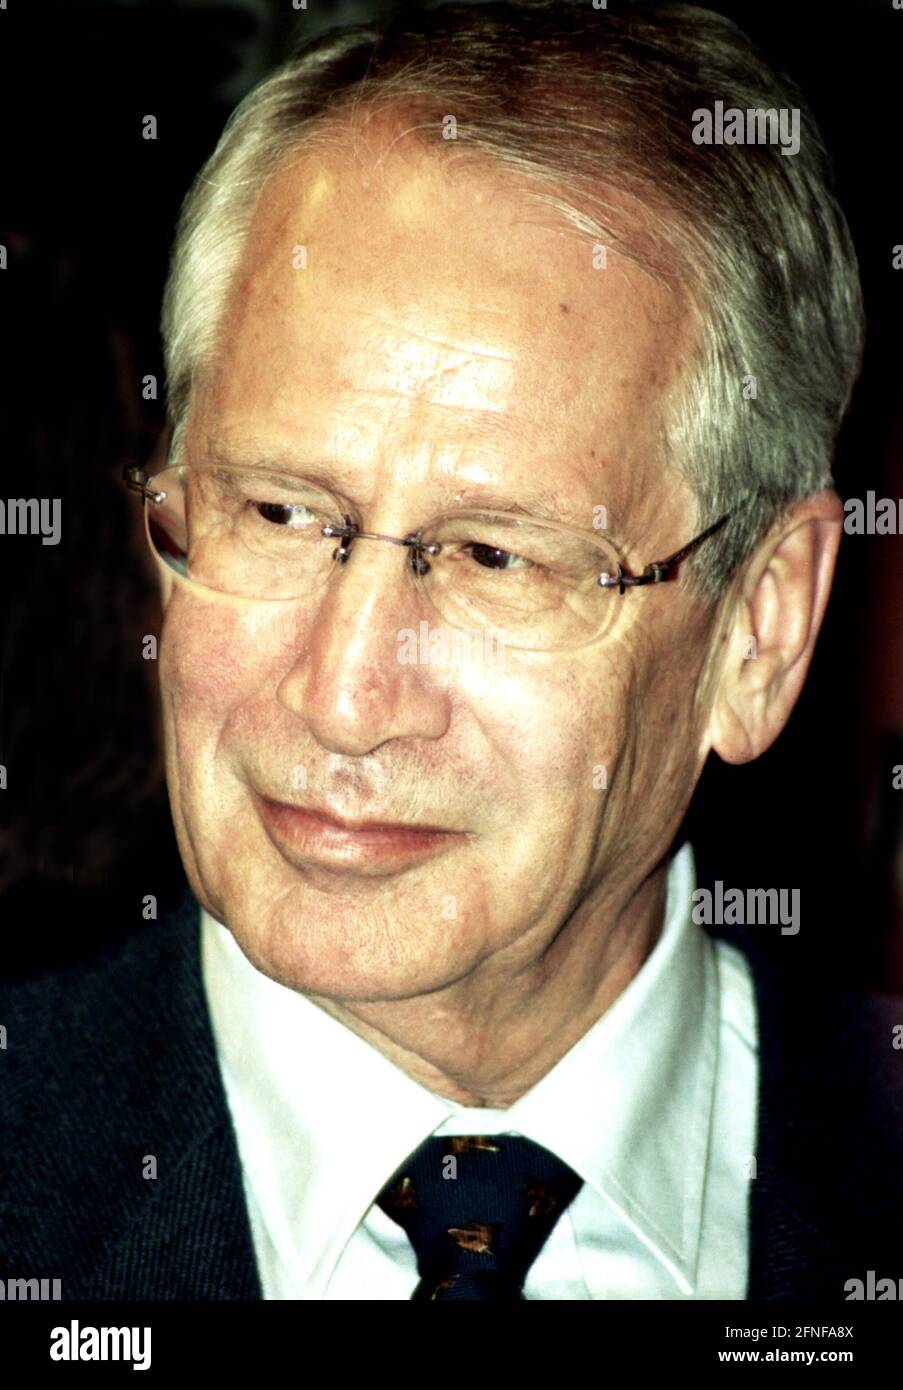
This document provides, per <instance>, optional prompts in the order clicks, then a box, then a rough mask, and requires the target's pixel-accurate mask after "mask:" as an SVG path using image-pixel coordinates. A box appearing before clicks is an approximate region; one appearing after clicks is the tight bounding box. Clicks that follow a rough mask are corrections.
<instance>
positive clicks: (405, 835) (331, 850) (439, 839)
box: [255, 794, 463, 875]
mask: <svg viewBox="0 0 903 1390" xmlns="http://www.w3.org/2000/svg"><path fill="white" fill-rule="evenodd" d="M255 799H256V802H257V806H258V810H259V814H260V819H261V821H262V823H263V826H264V829H265V830H266V833H267V835H268V836H269V838H270V840H271V841H272V842H273V844H274V845H275V847H276V848H277V849H278V850H279V852H280V854H282V856H283V858H285V859H287V860H288V861H289V863H291V864H293V865H294V866H295V867H296V868H299V869H302V870H308V869H312V868H316V867H319V868H322V869H329V870H331V871H332V872H334V873H335V872H338V873H354V874H365V875H371V874H387V873H395V872H398V871H400V870H402V869H404V868H405V867H407V866H409V865H411V864H412V863H414V862H415V861H416V860H418V859H422V858H424V857H426V856H430V855H434V854H440V853H443V852H445V851H447V850H448V849H450V848H451V847H453V846H454V845H455V844H460V843H461V841H462V838H463V836H462V832H460V831H454V830H446V829H444V828H443V827H440V826H432V825H422V824H412V823H411V822H398V821H376V820H367V821H347V820H343V819H341V818H340V817H337V816H335V815H334V814H333V813H332V812H330V811H321V810H319V809H316V808H313V807H306V806H304V807H302V806H289V805H286V804H285V803H284V802H280V801H273V800H271V799H270V798H269V797H265V796H262V795H259V794H255Z"/></svg>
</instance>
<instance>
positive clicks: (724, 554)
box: [161, 0, 863, 600]
mask: <svg viewBox="0 0 903 1390" xmlns="http://www.w3.org/2000/svg"><path fill="white" fill-rule="evenodd" d="M716 101H723V103H724V107H725V109H727V108H729V107H734V108H740V109H741V110H742V111H744V112H745V111H748V110H753V109H754V110H756V111H759V112H761V111H762V108H765V110H767V111H774V110H777V111H780V110H787V111H792V110H794V109H796V110H798V111H799V113H800V116H799V119H800V132H801V133H800V141H799V150H798V153H795V154H785V153H784V151H783V148H782V146H781V145H780V144H779V143H751V144H748V145H743V146H740V145H727V144H723V145H722V144H709V145H702V144H696V143H695V142H694V140H693V138H692V130H693V123H694V113H698V111H699V110H701V109H705V110H711V109H712V107H713V104H714V103H715V102H716ZM380 111H382V112H387V113H389V115H390V117H392V118H393V119H394V118H397V121H398V131H399V133H405V134H408V133H410V134H413V135H414V136H415V138H417V139H419V140H420V142H421V143H423V144H430V143H432V145H433V146H434V148H436V150H437V155H440V156H441V157H443V158H447V157H452V154H453V155H454V157H455V158H460V157H462V156H467V155H468V153H469V154H472V155H473V156H474V157H475V158H477V159H481V160H483V161H487V160H488V161H494V162H495V163H496V165H497V166H502V167H503V168H505V169H508V170H510V171H511V172H513V173H515V174H516V175H518V176H519V179H520V180H521V182H522V185H523V187H524V188H525V190H527V191H528V196H531V197H535V198H537V199H538V200H539V201H540V202H542V203H543V204H545V206H546V207H550V208H552V209H554V210H555V212H556V213H558V214H559V215H560V216H562V217H564V218H565V219H567V221H569V222H570V223H571V224H572V225H573V226H574V227H575V228H576V229H577V230H578V232H579V233H581V234H583V235H588V236H589V237H591V238H593V239H595V241H596V242H597V243H599V244H601V245H604V246H607V247H612V248H614V249H616V250H619V251H621V252H622V253H623V254H626V255H628V256H629V257H631V259H632V260H634V261H636V262H638V263H639V264H641V265H642V266H643V267H644V269H646V270H648V271H649V272H650V273H652V274H653V275H655V276H657V277H658V278H660V279H664V280H665V281H666V282H667V281H670V282H672V284H673V285H674V287H675V289H678V290H680V291H681V292H682V293H683V294H684V296H685V297H686V300H687V302H688V303H689V304H690V305H692V306H694V308H695V310H696V313H697V317H698V320H699V334H698V343H697V347H696V351H695V358H694V361H693V362H692V364H690V367H689V369H688V372H687V374H686V379H685V382H684V386H683V389H682V391H681V399H680V400H679V401H677V402H675V406H674V409H673V411H672V415H671V419H670V420H669V422H668V424H667V426H666V428H665V431H664V436H663V440H662V444H663V451H664V455H665V458H666V459H667V460H668V461H670V462H673V464H674V466H675V468H676V470H677V471H678V473H679V474H680V475H681V476H683V477H684V478H685V479H686V481H687V483H688V484H689V486H690V488H691V490H692V492H693V495H694V497H695V499H696V505H697V518H696V520H697V529H699V530H701V529H703V528H704V527H706V526H708V525H710V524H711V523H712V522H714V521H715V520H716V519H717V518H718V517H719V516H721V515H722V514H723V513H724V512H728V511H730V512H732V513H733V519H732V521H731V522H730V523H729V524H728V525H727V526H725V527H723V528H722V530H721V531H720V532H719V533H718V534H717V535H716V536H714V537H713V538H712V540H710V541H709V542H707V543H706V544H705V545H704V546H703V547H701V549H700V551H699V552H698V554H697V555H696V556H694V557H693V559H692V561H689V562H688V564H687V567H686V568H687V569H688V571H689V572H690V574H691V575H692V578H693V581H694V583H695V585H696V587H697V588H698V590H699V591H700V592H702V593H704V594H705V595H706V596H707V597H709V598H710V599H712V600H714V599H716V598H717V597H718V595H719V594H720V593H721V592H722V591H723V588H724V585H725V583H726V582H727V581H728V580H729V579H730V577H731V576H732V575H733V573H734V572H735V570H736V568H737V566H738V565H739V564H741V563H742V561H743V560H744V559H745V558H746V557H747V556H748V555H749V554H750V553H751V552H752V550H753V549H754V548H755V546H756V545H757V543H758V542H759V541H760V539H761V538H762V536H763V535H764V534H765V533H766V532H767V531H768V529H769V528H770V526H771V525H772V524H773V523H774V521H775V520H776V519H777V518H779V517H780V516H781V515H782V514H783V512H784V511H785V509H786V508H787V507H788V506H789V505H791V504H792V503H793V502H795V501H797V500H799V499H800V498H803V497H806V496H808V495H810V494H812V493H815V492H818V491H820V490H821V489H823V488H826V487H830V486H831V461H832V456H833V451H834V442H835V438H836V434H837V431H838V429H839V427H840V423H841V420H842V418H843V415H844V413H845V411H846V409H847V406H848V404H849V398H850V395H851V392H852V389H853V385H854V382H855V379H856V376H857V373H858V370H859V364H860V360H861V353H862V337H863V313H862V300H861V289H860V284H859V275H858V268H857V264H856V256H855V252H854V249H853V244H852V240H851V237H850V233H849V229H848V227H847V224H846V221H845V219H844V216H843V213H842V212H841V210H840V208H839V206H838V204H837V202H836V200H835V197H834V194H833V189H832V175H831V170H830V165H829V161H828V157H827V154H826V152H825V148H824V145H823V143H822V140H821V137H820V135H819V132H818V130H817V128H816V125H815V121H814V118H813V116H812V113H811V112H810V110H809V108H808V106H807V105H806V103H805V101H804V99H803V97H802V96H801V94H800V92H799V91H798V89H797V88H796V87H795V86H794V85H793V84H792V83H791V82H790V81H789V79H787V78H786V77H785V76H783V75H782V74H779V73H776V72H775V71H774V70H773V69H772V68H771V67H770V66H769V64H768V63H767V62H766V60H765V59H764V58H763V57H762V55H761V54H760V53H759V52H758V51H757V50H756V49H755V48H754V47H753V45H752V44H751V42H750V41H749V40H748V39H747V38H746V36H745V35H744V34H743V33H742V32H741V31H740V30H739V29H738V28H737V27H736V26H735V25H734V24H733V23H732V22H731V21H730V20H728V19H726V18H724V17H723V16H721V15H718V14H715V13H712V12H710V11H708V10H703V9H699V8H696V7H695V6H691V5H683V4H670V3H660V2H658V0H648V2H647V0H640V3H636V4H634V5H632V6H630V7H629V8H624V9H619V10H617V11H615V10H612V11H608V10H607V9H604V8H603V9H598V10H597V9H595V8H594V7H592V8H591V7H590V6H588V5H587V4H580V5H577V4H572V3H569V2H568V0H519V3H511V4H502V3H490V4H485V5H475V6H470V5H462V4H453V5H447V6H444V7H442V8H440V9H437V10H434V11H432V12H424V13H419V14H415V15H411V14H402V15H401V16H400V17H397V18H396V19H394V20H393V21H391V22H390V23H388V24H387V25H386V26H385V27H383V28H379V27H377V26H375V25H357V26H354V27H352V28H346V29H343V30H338V31H334V32H332V33H329V34H326V35H325V36H323V37H322V38H320V39H318V40H316V41H314V42H313V43H312V44H308V45H307V46H305V47H304V48H303V49H301V50H300V51H299V52H298V53H297V55H296V56H294V57H292V58H291V60H290V61H288V62H287V63H285V64H284V65H283V66H281V67H280V68H279V69H278V70H277V71H275V72H274V73H273V74H272V75H271V76H270V77H268V78H267V79H266V80H265V81H263V82H262V83H260V85H259V86H257V87H256V88H255V89H254V90H253V91H252V92H251V93H249V95H248V96H247V97H246V98H245V100H244V101H243V102H242V103H241V104H240V106H239V107H238V108H237V109H236V110H235V111H234V112H233V114H232V116H231V117H230V119H229V121H228V123H227V125H226V128H225V130H224V131H223V134H222V136H221V138H220V141H219V143H218V145H217V147H216V150H215V151H214V153H213V155H212V156H211V157H210V159H209V160H208V161H207V163H206V164H205V165H204V167H203V169H202V170H201V172H200V174H199V175H198V177H197V179H196V180H195V182H194V184H193V186H192V188H191V190H190V192H189V194H188V196H187V198H186V199H185V202H184V205H183V208H182V212H181V215H180V220H179V224H178V228H177V233H176V238H175V243H174V247H173V254H172V262H171V267H170V273H169V278H168V281H167V286H166V292H165V296H164V303H163V315H162V324H161V327H162V334H163V342H164V352H165V361H166V372H167V382H168V409H169V415H170V419H171V421H172V423H173V425H174V429H175V434H174V445H175V447H176V448H177V447H178V443H179V439H180V436H181V432H182V427H183V425H184V420H185V417H186V415H187V405H188V400H189V396H190V391H191V388H192V384H193V382H194V381H195V380H196V379H197V378H198V376H199V374H200V373H201V372H202V371H203V370H204V369H205V368H206V367H208V366H209V364H210V362H211V361H212V360H213V358H214V356H215V354H216V351H217V346H218V345H217V331H218V325H219V323H220V321H221V319H222V315H223V313H224V312H225V308H226V304H227V300H228V295H229V290H230V285H231V283H232V277H233V275H234V273H235V271H236V269H237V267H238V264H239V259H240V257H241V255H242V252H243V249H244V243H245V238H246V236H247V233H248V228H249V225H250V221H251V217H252V215H253V212H254V208H255V206H256V202H257V199H258V197H259V195H260V193H261V190H262V189H263V186H264V184H265V182H266V181H267V179H268V178H269V177H270V175H271V174H272V173H273V172H274V171H275V170H276V169H277V168H278V167H279V166H280V165H281V164H282V163H283V162H284V161H285V160H286V159H287V158H289V157H290V156H291V155H293V154H295V153H297V152H300V151H301V150H302V149H305V150H306V149H309V148H312V147H313V146H314V145H321V146H324V145H326V146H328V145H329V144H330V143H331V142H333V141H334V140H336V139H337V138H340V136H341V133H342V130H343V127H344V128H346V129H347V128H348V127H349V126H350V124H351V122H352V121H353V119H354V117H355V116H356V115H357V114H358V113H360V112H363V113H365V114H366V115H368V116H369V115H370V114H376V113H377V112H380ZM449 115H453V116H454V118H455V122H456V126H457V129H456V138H455V139H454V140H446V139H442V138H441V137H442V131H443V119H444V118H447V117H448V116H449ZM612 189H613V190H615V191H616V193H617V194H618V195H619V196H617V197H616V198H615V200H614V202H612V200H611V198H610V192H611V190H612ZM625 206H629V207H632V208H634V209H635V211H634V212H632V213H631V214H629V216H628V215H625V214H624V211H623V209H624V207H625ZM751 378H754V384H753V385H752V386H751V385H750V379H751Z"/></svg>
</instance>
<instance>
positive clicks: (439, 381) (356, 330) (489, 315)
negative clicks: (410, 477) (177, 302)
mask: <svg viewBox="0 0 903 1390" xmlns="http://www.w3.org/2000/svg"><path fill="white" fill-rule="evenodd" d="M442 143H443V142H442V141H441V137H439V138H437V147H436V148H435V149H432V148H430V146H429V145H428V144H425V143H424V140H423V138H422V136H421V137H420V138H418V139H417V140H412V139H410V138H409V137H407V136H401V137H398V135H397V134H396V135H395V136H394V138H392V139H388V138H387V136H386V133H385V132H379V133H376V132H374V131H373V130H368V131H367V132H365V134H363V135H361V134H359V133H355V134H346V135H345V136H344V137H342V138H339V137H335V138H334V139H333V140H331V141H330V143H329V144H328V145H325V146H319V145H318V146H316V147H314V148H313V149H311V150H307V151H304V152H302V153H300V154H296V155H295V156H293V157H291V158H290V159H287V160H286V161H284V163H283V164H282V165H281V166H280V167H279V168H278V169H277V170H276V171H275V173H274V174H273V175H272V176H271V177H270V179H269V180H268V182H267V184H266V185H265V187H264V189H263V192H262V194H261V196H260V198H259V200H258V204H257V207H256V209H255V213H254V217H253V220H252V223H251V226H250V230H249V233H248V236H247V239H246V242H245V246H244V251H243V255H242V260H241V265H240V268H239V271H238V273H237V275H236V278H235V281H234V284H233V289H232V294H231V297H230V303H229V308H228V311H227V315H226V319H225V322H224V328H223V331H222V333H221V336H220V342H221V351H220V355H219V359H218V368H217V373H216V400H217V432H218V434H219V435H222V434H224V433H225V434H228V435H231V436H237V437H238V438H239V439H240V438H241V436H242V434H243V433H247V432H248V430H249V429H251V428H252V427H253V430H254V431H255V432H256V433H258V434H263V435H264V436H267V435H269V436H272V439H273V445H274V447H275V445H276V443H277V441H278V443H279V444H280V448H281V446H285V447H287V448H290V447H291V439H292V436H293V435H297V434H299V433H300V434H301V435H303V436H304V438H305V443H306V445H307V447H309V448H313V449H314V450H318V449H322V450H329V451H333V450H338V451H339V452H342V453H343V454H345V455H350V456H351V457H354V456H355V454H363V452H364V451H366V450H367V448H368V447H369V445H368V440H369V441H370V442H371V443H372V441H373V440H375V439H377V438H379V439H381V440H383V441H385V440H387V438H388V437H389V436H390V437H391V442H392V446H393V448H394V449H395V450H396V452H398V451H401V452H402V453H403V452H404V451H407V453H408V456H410V457H411V458H412V459H413V455H414V454H415V453H416V454H418V455H419V457H421V458H422V459H423V460H424V461H425V460H427V459H430V460H432V462H433V464H434V465H435V466H436V467H438V468H440V469H445V470H449V469H451V470H453V471H456V472H457V473H458V474H460V476H461V478H462V480H466V479H467V475H468V471H470V472H473V467H474V466H475V465H474V460H475V459H476V458H477V456H478V457H479V467H480V468H483V469H484V471H486V470H487V469H488V474H487V477H486V481H487V482H494V481H498V479H496V478H494V477H492V476H489V475H491V474H492V466H491V457H492V456H493V454H494V456H495V458H496V460H497V462H498V465H499V467H502V466H505V468H506V471H509V472H510V467H511V460H512V459H515V458H516V465H515V467H516V468H518V469H522V470H523V471H524V473H525V475H527V474H528V475H530V476H534V475H535V474H536V473H542V474H543V475H544V476H545V477H546V478H547V479H548V480H550V481H551V480H553V479H554V477H555V476H556V473H557V476H558V477H559V478H560V480H561V482H562V485H563V486H567V487H572V486H573V487H575V488H576V487H584V490H585V492H586V498H585V500H586V501H587V503H588V504H589V503H592V504H593V505H595V504H597V503H599V502H602V503H603V504H604V503H606V500H608V501H609V502H612V503H613V504H614V505H616V506H617V507H619V508H620V509H621V510H622V511H623V510H624V509H625V508H626V507H627V505H628V503H629V502H630V501H631V498H632V497H633V496H634V494H636V495H637V496H639V495H642V496H644V497H645V496H647V495H648V494H649V490H650V487H652V486H653V484H654V483H655V481H656V479H657V478H658V479H659V481H660V477H659V475H660V473H661V469H662V462H663V459H662V449H661V434H662V429H663V425H664V423H665V421H666V419H667V414H668V411H669V410H670V409H671V408H672V407H673V402H674V394H675V390H676V389H677V387H678V384H679V380H680V377H681V372H682V368H683V367H684V365H685V363H686V361H687V358H688V351H687V349H688V343H689V341H690V329H689V323H688V315H687V311H686V308H685V306H684V304H683V302H682V300H681V298H680V297H679V296H678V295H677V294H675V292H674V290H673V288H670V287H669V286H667V285H665V284H662V283H661V282H659V281H658V280H656V279H653V278H652V277H651V276H650V275H648V274H646V273H645V272H644V271H643V270H641V269H640V268H639V267H638V266H637V265H636V264H634V263H633V262H632V261H630V260H629V259H627V258H625V257H624V256H622V255H620V254H619V253H617V252H615V251H610V250H608V249H607V248H606V249H605V250H604V252H603V254H602V255H601V257H600V254H599V247H598V243H597V242H594V241H593V239H592V238H591V237H588V236H587V235H586V234H583V233H579V232H577V230H576V229H575V228H573V227H571V226H569V225H568V224H567V223H565V222H564V221H563V219H562V218H561V216H560V214H558V213H557V212H555V211H554V210H553V209H551V208H543V207H542V206H541V205H540V204H539V203H538V202H537V201H536V200H535V198H532V197H530V196H529V192H530V190H529V189H528V188H527V187H526V186H525V185H524V183H523V180H518V179H517V178H516V177H514V176H513V175H512V174H511V173H510V172H509V171H506V170H499V169H496V168H495V167H494V166H490V165H488V164H486V163H485V162H482V163H480V162H478V161H475V160H474V159H472V158H467V159H464V160H460V159H456V158H449V159H447V160H446V159H445V158H444V154H445V152H444V151H443V149H442ZM327 435H328V438H327V437H326V436H327ZM311 436H314V437H313V438H312V437H311ZM471 455H473V458H472V457H471ZM487 458H489V459H490V463H489V464H487V462H486V461H487ZM600 470H601V471H602V476H601V477H600ZM603 494H604V495H603Z"/></svg>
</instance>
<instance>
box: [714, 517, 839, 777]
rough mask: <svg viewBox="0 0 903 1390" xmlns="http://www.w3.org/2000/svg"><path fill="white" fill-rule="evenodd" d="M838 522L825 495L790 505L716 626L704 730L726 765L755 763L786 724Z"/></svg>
mask: <svg viewBox="0 0 903 1390" xmlns="http://www.w3.org/2000/svg"><path fill="white" fill-rule="evenodd" d="M843 517H844V513H843V506H842V504H841V501H840V498H839V497H838V496H837V494H836V493H835V492H832V491H826V492H822V493H818V494H817V495H816V496H814V497H807V498H805V499H804V500H803V501H802V502H798V503H796V504H794V506H793V507H791V509H790V510H789V511H788V512H787V513H785V515H784V516H783V518H782V519H781V521H780V523H779V524H778V525H777V526H776V527H775V528H774V529H773V530H772V531H771V532H769V534H768V536H767V537H766V538H765V540H764V541H763V542H762V544H761V545H760V546H759V548H758V550H757V551H756V552H755V554H754V555H753V557H752V559H751V560H750V561H749V562H748V563H747V565H746V566H745V567H744V569H743V571H742V575H741V576H740V577H739V579H738V584H737V586H736V587H735V590H734V597H733V600H732V602H731V603H730V606H729V608H728V610H727V612H726V615H725V621H724V622H723V624H722V625H721V634H722V635H721V642H722V655H721V661H720V674H719V678H718V681H717V686H716V692H715V696H714V699H713V702H712V705H711V713H710V718H709V726H708V742H709V746H710V747H711V748H714V750H715V752H716V753H718V755H719V756H720V757H722V758H723V759H724V761H725V762H728V763H745V762H750V761H751V760H752V759H753V758H758V757H759V755H760V754H761V753H764V752H765V750H766V749H767V748H770V746H771V744H772V743H773V742H774V741H775V739H776V738H777V736H778V734H779V733H780V732H781V730H782V729H783V727H784V725H785V724H786V723H787V720H788V719H789V717H790V712H791V710H792V709H793V706H794V705H795V704H796V701H797V699H798V698H799V693H800V691H801V690H802V688H803V683H804V681H805V679H806V675H807V673H808V670H809V663H810V662H811V660H812V652H813V650H814V647H815V640H816V638H817V636H818V632H819V628H820V627H821V623H822V619H823V617H824V614H825V608H826V606H827V602H828V595H829V593H830V590H831V582H832V579H833V577H834V566H835V564H836V561H837V551H838V547H839V545H840V538H841V535H842V532H843Z"/></svg>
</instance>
